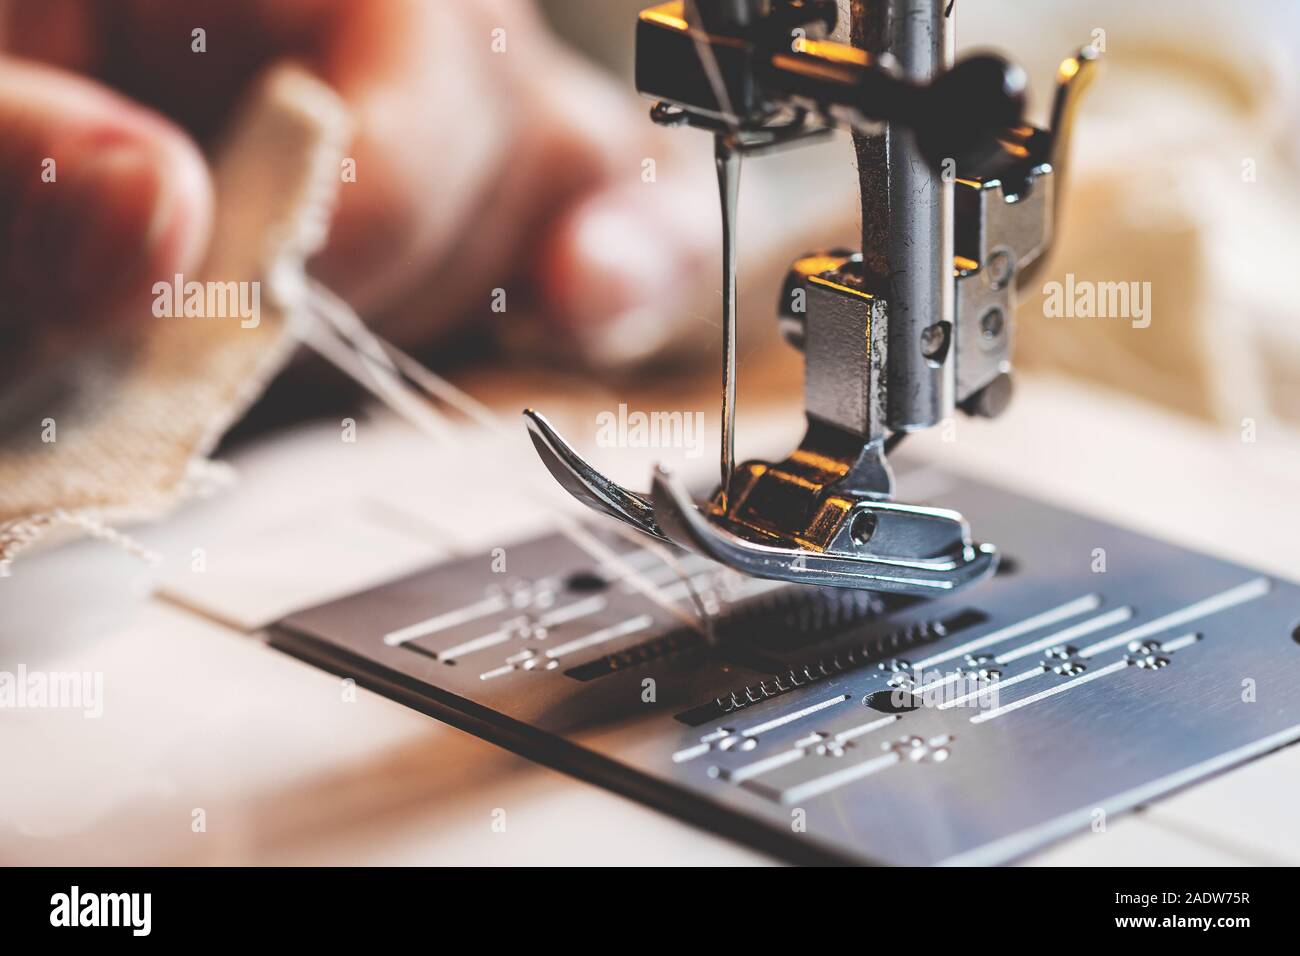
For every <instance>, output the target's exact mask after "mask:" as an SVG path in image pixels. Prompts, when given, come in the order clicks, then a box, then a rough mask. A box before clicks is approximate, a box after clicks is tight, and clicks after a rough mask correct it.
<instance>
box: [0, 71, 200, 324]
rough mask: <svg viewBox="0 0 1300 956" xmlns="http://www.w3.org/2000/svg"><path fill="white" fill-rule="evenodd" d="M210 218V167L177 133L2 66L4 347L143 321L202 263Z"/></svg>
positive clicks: (122, 105)
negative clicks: (121, 320)
mask: <svg viewBox="0 0 1300 956" xmlns="http://www.w3.org/2000/svg"><path fill="white" fill-rule="evenodd" d="M211 216H212V186H211V182H210V179H209V176H208V172H207V168H206V166H205V165H204V162H203V158H202V156H201V155H200V154H199V151H198V148H197V147H196V146H195V145H194V144H193V143H192V142H191V141H190V139H189V138H188V137H187V136H186V135H185V134H184V133H182V132H181V131H180V130H179V129H178V128H176V127H175V126H173V125H172V124H171V123H169V122H168V121H167V120H165V119H163V118H162V117H161V116H159V115H157V114H155V113H152V112H151V111H149V110H147V109H145V108H143V107H140V106H137V105H135V104H133V103H132V102H130V101H129V100H126V99H123V98H121V97H119V96H117V95H116V94H114V93H112V92H110V91H109V90H107V89H106V88H104V87H101V86H99V85H98V84H96V83H94V82H92V81H90V80H86V79H82V78H80V77H77V76H74V75H72V74H68V73H64V72H61V71H59V70H55V69H51V68H48V67H44V66H37V65H34V64H30V63H25V62H24V61H21V60H13V59H6V58H0V331H7V336H6V337H8V338H16V337H18V334H22V335H23V336H24V337H25V336H26V334H33V335H34V334H36V333H43V332H47V331H52V329H51V328H50V327H49V326H48V323H51V322H53V323H65V322H67V323H81V322H85V321H88V320H96V319H99V320H104V319H111V318H114V317H117V316H122V315H124V314H127V313H131V312H135V311H136V310H137V309H139V308H140V307H141V306H143V305H144V303H146V302H147V300H148V295H149V289H150V288H151V287H152V284H153V283H154V282H155V281H158V280H159V279H163V278H166V277H169V276H171V275H172V274H173V273H174V272H178V271H184V270H185V269H187V268H189V267H191V266H193V265H194V264H196V262H197V260H198V259H199V257H200V256H201V255H202V254H203V251H204V248H205V247H206V245H207V237H208V231H209V228H210V224H211ZM140 314H147V312H144V311H142V312H140ZM19 326H21V327H24V328H16V327H19Z"/></svg>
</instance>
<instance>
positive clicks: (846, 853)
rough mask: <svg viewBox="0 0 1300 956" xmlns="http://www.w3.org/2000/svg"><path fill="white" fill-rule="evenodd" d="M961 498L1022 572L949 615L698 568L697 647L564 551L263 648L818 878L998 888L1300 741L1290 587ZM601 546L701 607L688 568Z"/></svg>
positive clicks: (956, 493)
mask: <svg viewBox="0 0 1300 956" xmlns="http://www.w3.org/2000/svg"><path fill="white" fill-rule="evenodd" d="M936 476H938V477H939V478H940V479H941V480H942V478H943V476H941V475H938V473H935V472H927V473H926V475H925V478H926V479H927V480H934V479H935V478H936ZM911 480H912V479H909V478H904V479H903V485H904V488H906V487H907V484H908V482H909V481H911ZM917 480H920V479H919V478H918V479H917ZM946 484H947V485H948V491H947V492H945V493H940V494H936V495H934V496H933V499H932V502H933V503H934V504H936V505H940V506H943V507H952V508H960V509H961V510H962V511H963V513H965V514H967V515H969V516H970V517H971V519H972V520H973V521H977V522H978V523H979V525H980V526H981V527H982V528H986V529H987V532H988V534H989V536H990V538H991V539H992V540H996V541H997V542H998V543H999V545H1000V546H1001V547H1002V549H1003V553H1004V554H1005V555H1006V558H1005V560H1004V564H1003V568H1002V569H1001V570H1000V571H999V573H998V575H997V576H995V577H993V578H992V579H990V580H988V581H987V582H985V583H983V584H981V585H979V586H977V587H975V588H973V589H971V590H968V591H964V592H962V593H959V594H951V595H947V596H943V597H937V598H925V599H922V598H916V597H911V596H905V595H888V594H870V593H867V592H860V591H845V590H843V589H835V588H824V589H823V588H814V587H808V586H801V585H790V584H783V583H780V582H773V581H767V580H760V579H753V578H742V577H739V576H737V575H736V574H735V572H733V571H730V570H727V569H724V568H722V567H721V566H720V565H716V564H713V563H711V562H710V561H708V560H707V559H705V558H704V557H702V556H699V555H687V554H683V555H682V556H681V559H680V560H681V564H682V566H683V567H684V568H685V570H686V572H687V573H688V574H689V575H690V576H691V577H692V578H693V580H694V583H695V586H696V587H697V589H699V590H700V591H701V592H703V597H704V600H705V602H706V603H708V604H711V605H713V606H715V607H716V608H717V609H718V616H717V618H716V621H715V627H714V634H713V636H712V638H711V639H706V638H705V637H704V636H703V635H702V634H701V633H699V632H697V631H695V630H693V629H691V628H689V627H685V626H683V624H682V623H681V621H679V620H677V619H675V618H674V617H673V616H672V615H671V614H669V613H667V612H665V611H664V610H662V609H661V608H659V607H658V606H656V605H654V604H652V603H651V602H649V601H648V600H647V599H646V598H644V597H643V596H642V595H640V594H639V593H637V592H636V591H635V590H633V589H631V588H629V587H627V586H626V585H625V584H623V583H621V582H620V581H618V580H617V577H616V575H615V574H614V573H613V572H611V571H609V570H607V569H601V568H597V567H594V566H593V564H592V561H591V559H590V558H588V557H587V555H586V554H584V553H583V552H582V551H581V550H579V549H578V548H577V547H576V546H575V545H573V544H571V543H569V542H568V541H567V540H566V539H564V538H562V537H559V536H548V537H544V538H540V539H537V540H533V541H529V542H526V543H522V544H519V545H516V546H514V547H511V548H509V549H508V551H507V554H506V562H507V564H506V569H507V573H494V572H493V558H492V557H490V556H489V555H486V554H485V555H483V556H482V557H479V558H471V559H465V560H456V561H453V562H449V563H446V564H442V565H439V566H437V567H433V568H430V569H428V570H426V571H423V572H420V573H418V574H415V575H412V576H410V577H407V578H404V579H402V580H399V581H394V582H392V583H390V584H386V585H383V586H381V587H378V588H374V589H372V590H369V591H366V592H364V593H360V594H357V595H354V596H352V597H348V598H345V599H342V600H339V601H335V602H333V603H330V604H326V605H323V606H321V607H316V608H313V609H311V610H308V611H304V612H302V613H298V614H294V615H292V616H290V617H289V618H287V619H286V620H284V621H282V622H280V624H278V625H277V626H276V627H275V628H273V629H272V633H271V641H272V643H273V644H274V645H276V646H278V647H281V648H282V649H284V650H286V651H288V652H290V653H293V654H295V655H298V656H300V657H302V658H304V659H306V660H308V661H311V662H314V663H316V664H318V665H320V666H322V667H325V668H327V669H330V670H332V671H335V672H337V673H340V674H343V675H346V676H349V677H353V678H355V679H356V680H357V682H358V683H360V684H362V685H364V686H368V687H371V688H373V689H375V690H377V691H379V692H380V693H383V694H386V695H387V696H389V697H391V698H393V699H395V700H398V701H400V702H402V703H405V704H407V705H409V706H411V707H414V708H416V709H418V710H420V711H423V712H425V713H427V714H430V715H432V716H435V717H438V718H440V719H443V720H445V721H447V722H448V723H451V724H454V725H456V726H458V727H461V728H463V729H466V730H469V731H471V732H473V733H476V734H478V735H480V736H482V737H484V738H486V739H488V740H492V741H494V742H496V743H499V744H501V745H503V746H506V747H509V748H510V749H512V750H515V751H517V752H519V753H521V754H523V755H525V756H528V757H530V758H532V759H535V760H537V761H539V762H542V763H545V764H548V765H551V766H553V767H556V768H558V769H561V770H565V771H567V772H570V773H572V774H574V775H576V776H579V777H582V778H584V779H588V780H591V781H594V782H596V783H599V784H601V785H603V786H606V787H609V788H610V789H613V790H616V791H618V792H620V793H624V794H627V795H629V796H632V797H634V798H636V799H640V800H642V801H644V802H646V803H649V804H651V805H653V806H656V807H658V808H661V809H663V810H666V811H668V812H671V813H674V814H677V815H679V816H681V817H684V818H685V819H687V820H689V821H692V822H694V823H696V824H698V825H700V826H703V827H706V828H708V829H710V830H714V831H716V832H720V833H723V834H726V835H729V836H731V837H733V838H735V839H739V840H743V841H745V842H747V843H750V844H752V845H754V846H757V847H759V848H761V849H764V850H766V851H768V852H770V853H773V854H775V855H778V856H781V857H783V858H786V859H790V860H795V861H801V862H836V861H838V862H846V861H847V862H862V863H899V864H931V863H1001V862H1005V861H1008V860H1012V859H1015V858H1017V857H1019V856H1022V855H1024V854H1026V853H1028V852H1029V851H1032V850H1034V849H1036V848H1039V847H1041V846H1042V845H1044V844H1046V843H1048V842H1050V841H1052V840H1053V839H1056V838H1059V837H1061V836H1064V835H1066V834H1069V833H1071V832H1073V831H1077V830H1084V829H1087V828H1088V827H1089V826H1091V825H1093V824H1094V822H1095V821H1096V820H1097V819H1099V818H1100V816H1101V814H1103V813H1105V814H1110V815H1113V814H1115V813H1117V812H1120V811H1123V810H1127V809H1130V808H1132V807H1134V806H1135V805H1138V804H1141V803H1148V802H1150V801H1151V800H1153V799H1155V798H1158V797H1159V796H1161V795H1162V794H1165V793H1168V792H1170V791H1172V790H1175V789H1177V788H1180V787H1183V786H1185V785H1187V784H1190V783H1193V782H1195V781H1196V780H1198V779H1201V778H1203V777H1206V776H1208V775H1210V774H1213V773H1216V772H1218V771H1221V770H1223V769H1225V768H1228V767H1230V766H1233V765H1234V764H1238V763H1241V762H1243V761H1246V760H1248V759H1250V758H1252V757H1255V756H1258V755H1260V754H1263V753H1266V752H1268V751H1269V750H1273V749H1276V748H1279V747H1282V746H1284V745H1286V744H1288V743H1291V742H1292V741H1294V740H1296V739H1297V738H1300V694H1297V693H1296V691H1295V688H1296V687H1297V686H1300V645H1297V643H1296V641H1295V640H1293V638H1292V634H1293V632H1294V631H1295V630H1296V628H1297V625H1298V624H1300V588H1297V587H1296V586H1295V585H1294V584H1291V583H1288V582H1285V581H1281V580H1277V579H1275V578H1271V577H1269V576H1268V575H1264V574H1261V573H1259V572H1257V571H1252V570H1250V569H1248V568H1244V567H1241V566H1239V565H1236V564H1232V563H1229V562H1226V561H1220V560H1217V559H1215V558H1211V557H1207V556H1205V555H1201V554H1197V553H1194V552H1192V551H1188V550H1186V549H1183V548H1179V547H1175V546H1172V545H1169V544H1165V543H1162V542H1160V541H1156V540H1154V539H1152V538H1149V537H1145V536H1143V535H1139V534H1134V533H1132V532H1129V531H1125V530H1122V529H1120V528H1116V527H1113V526H1111V525H1107V524H1103V523H1101V522H1098V521H1095V520H1092V519H1091V518H1086V517H1083V516H1080V515H1078V514H1074V513H1071V512H1068V511H1065V510H1062V509H1059V508H1056V507H1052V506H1049V505H1046V504H1043V503H1041V502H1038V501H1035V500H1032V499H1029V498H1025V497H1022V496H1019V495H1014V494H1010V493H1008V492H1005V491H1000V490H998V489H995V488H992V487H989V486H985V485H981V484H977V483H974V482H969V481H965V480H963V481H962V482H960V483H958V482H955V481H946ZM608 540H609V541H610V542H611V543H612V544H613V546H614V547H616V548H617V549H618V550H619V551H620V552H621V553H622V554H623V557H624V559H625V560H626V561H627V562H630V563H631V564H632V565H634V566H635V567H636V568H637V569H638V571H639V572H640V573H641V574H642V575H644V576H645V577H647V578H649V579H650V580H651V581H653V582H655V583H656V584H658V585H660V586H661V587H662V589H663V591H664V593H665V595H666V596H667V597H668V598H669V599H671V600H675V601H678V602H679V603H680V604H681V606H682V608H683V609H686V608H689V606H690V596H689V594H688V592H687V588H686V586H685V585H684V584H682V583H681V582H680V581H678V580H677V578H676V577H675V576H674V573H673V571H672V569H670V568H669V567H667V566H666V565H664V564H662V563H661V562H660V561H659V560H658V559H657V558H656V557H654V556H653V555H652V554H651V553H650V552H648V551H642V550H639V549H636V548H635V547H634V546H632V545H631V544H629V543H628V542H627V541H624V540H621V539H617V540H616V539H613V538H611V539H608Z"/></svg>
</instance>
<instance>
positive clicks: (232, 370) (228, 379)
mask: <svg viewBox="0 0 1300 956" xmlns="http://www.w3.org/2000/svg"><path fill="white" fill-rule="evenodd" d="M350 132H351V124H350V122H349V119H348V115H347V112H346V110H345V108H344V106H343V104H342V102H341V101H340V100H339V99H338V97H337V96H336V95H335V94H334V93H333V92H332V91H331V90H330V89H328V88H327V87H326V86H325V85H324V84H323V83H321V82H320V81H319V80H317V79H315V78H314V77H312V76H311V75H309V74H307V73H306V72H305V71H303V70H301V69H299V68H296V67H292V66H282V67H278V68H276V69H275V70H273V71H271V72H270V73H268V75H267V76H266V77H264V78H263V80H262V82H260V83H259V84H258V86H257V89H256V91H255V92H254V93H253V95H252V96H251V97H250V100H249V102H248V104H247V106H246V108H245V109H244V111H243V112H242V113H241V115H240V116H239V117H238V118H237V119H236V121H235V123H234V125H233V127H232V131H231V134H230V135H229V137H228V138H227V140H226V141H225V143H224V145H223V146H222V147H221V148H219V149H218V150H217V155H216V157H215V161H214V179H215V184H216V194H217V197H216V198H217V217H216V223H215V229H214V240H213V243H212V245H211V251H210V254H209V256H208V260H207V262H206V263H205V264H204V267H203V269H202V271H201V273H200V274H198V275H193V276H190V275H186V276H185V277H184V279H185V281H186V282H189V281H192V280H195V281H199V282H202V283H205V284H206V283H207V282H210V281H211V282H220V283H230V282H234V283H241V282H242V283H249V285H247V286H245V287H244V292H245V296H246V298H245V300H244V301H245V304H247V305H251V304H252V303H253V302H254V301H256V302H257V303H258V305H259V308H258V310H257V314H256V316H254V315H251V314H249V315H248V316H247V317H244V316H243V315H241V312H240V309H238V308H233V309H231V308H218V309H216V310H215V311H219V312H224V313H226V317H214V316H202V317H201V316H193V315H191V316H188V317H186V316H184V314H183V308H182V307H183V304H184V303H183V302H179V303H175V305H174V309H173V312H174V313H178V314H179V317H171V316H167V317H157V316H156V315H155V316H151V317H150V318H149V319H148V321H147V322H146V323H145V326H146V328H145V330H144V332H143V333H136V334H135V335H134V336H128V335H126V334H122V335H120V336H119V337H118V338H117V339H115V340H110V341H107V342H103V341H96V342H94V343H93V344H90V345H87V346H85V347H83V348H82V349H81V350H80V351H79V352H76V353H74V354H68V355H66V356H63V357H61V358H60V360H59V361H58V362H57V363H56V364H54V365H53V366H52V367H42V368H41V369H40V371H39V373H34V374H32V375H30V376H29V377H28V378H27V379H26V380H24V381H20V382H19V383H17V384H16V385H15V386H13V387H11V388H8V389H5V390H4V392H3V394H2V395H0V420H3V422H4V425H3V427H2V428H0V567H4V566H6V565H7V562H8V561H10V560H11V559H12V558H13V557H14V555H16V554H17V552H18V551H20V550H22V549H23V548H24V547H26V546H27V545H28V544H30V543H31V542H32V541H34V540H35V539H36V538H37V537H39V536H41V535H42V534H43V533H44V532H45V530H46V529H48V528H50V527H53V526H56V525H64V526H68V527H71V528H74V529H75V528H80V529H81V530H82V531H85V530H92V529H97V528H103V527H105V523H106V522H121V521H126V520H136V519H148V518H155V517H158V516H159V515H161V514H163V513H164V512H166V511H167V510H168V509H169V508H171V507H172V506H173V505H175V504H176V503H177V502H178V501H179V500H182V499H183V498H185V497H186V496H187V495H189V494H191V493H192V492H193V491H194V490H195V486H196V482H199V481H201V480H202V479H203V478H204V477H205V475H206V474H207V472H208V468H207V467H206V466H208V465H209V463H208V462H206V460H205V458H206V455H207V454H208V453H209V452H210V451H211V449H212V447H213V446H214V445H215V443H216V442H217V440H218V439H219V438H220V437H221V434H222V433H223V432H224V431H225V429H226V428H227V427H229V425H230V424H231V423H232V422H233V421H234V420H235V419H236V418H237V417H238V416H239V415H241V414H242V413H243V412H244V410H245V409H246V408H247V407H248V406H249V405H250V404H251V403H252V402H253V400H254V399H256V397H257V396H258V395H259V393H260V392H261V391H262V389H263V388H264V387H265V385H266V384H267V382H268V380H269V379H270V378H271V377H272V376H273V375H274V374H275V373H276V372H277V371H278V370H279V369H280V368H281V367H282V366H283V365H284V363H285V361H286V360H287V359H288V357H289V354H290V352H291V350H292V345H293V343H292V341H291V340H290V337H289V336H288V335H287V333H286V328H285V315H284V312H283V311H282V309H281V308H280V306H279V304H278V303H277V301H276V297H275V296H274V295H273V294H272V291H271V288H272V282H273V280H274V282H275V285H276V288H283V287H284V285H285V280H286V279H290V280H291V279H292V276H293V274H294V271H295V270H296V271H297V272H298V273H301V271H302V269H303V263H304V260H305V259H306V257H307V256H309V255H310V254H311V253H312V252H314V251H315V250H317V249H318V248H319V247H320V246H321V245H322V244H323V242H324V240H325V236H326V231H327V227H328V221H329V214H330V211H331V208H332V205H333V200H334V198H335V196H336V190H337V188H338V184H339V183H340V182H341V181H342V176H341V174H340V173H341V164H342V160H343V152H344V149H345V148H346V144H347V141H348V139H349V136H350ZM173 279H174V277H171V276H160V277H159V280H160V281H165V282H172V281H173ZM252 283H258V286H257V298H256V299H254V293H253V289H254V286H253V285H252ZM204 288H205V289H206V285H205V287H204ZM205 298H206V297H205ZM213 303H214V305H218V306H219V305H220V301H219V300H216V299H214V300H213ZM246 311H247V312H251V310H246ZM254 322H255V323H256V324H254ZM51 423H52V426H53V437H54V439H55V440H54V441H47V440H46V439H47V438H48V437H49V436H50V424H51Z"/></svg>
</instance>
